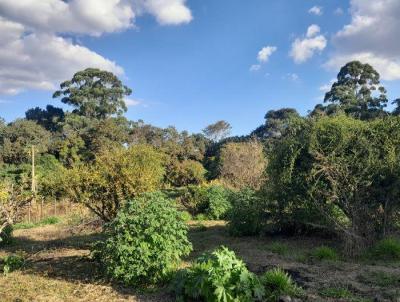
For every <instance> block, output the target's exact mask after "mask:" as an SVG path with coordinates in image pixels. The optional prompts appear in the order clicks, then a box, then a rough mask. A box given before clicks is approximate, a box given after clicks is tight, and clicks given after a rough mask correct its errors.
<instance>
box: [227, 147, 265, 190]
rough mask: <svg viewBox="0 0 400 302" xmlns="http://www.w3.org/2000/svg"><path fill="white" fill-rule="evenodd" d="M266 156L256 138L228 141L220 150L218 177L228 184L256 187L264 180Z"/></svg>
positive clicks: (238, 186) (241, 187)
mask: <svg viewBox="0 0 400 302" xmlns="http://www.w3.org/2000/svg"><path fill="white" fill-rule="evenodd" d="M265 167H266V158H265V155H264V151H263V146H262V144H261V143H259V142H258V141H256V140H252V141H250V142H245V143H228V144H226V145H224V146H223V147H222V149H221V152H220V162H219V172H220V177H221V178H222V179H223V180H224V181H225V182H227V183H228V184H229V185H230V186H232V187H234V188H237V189H243V188H245V187H249V188H252V189H258V188H259V187H260V185H261V184H262V183H263V181H264V171H265Z"/></svg>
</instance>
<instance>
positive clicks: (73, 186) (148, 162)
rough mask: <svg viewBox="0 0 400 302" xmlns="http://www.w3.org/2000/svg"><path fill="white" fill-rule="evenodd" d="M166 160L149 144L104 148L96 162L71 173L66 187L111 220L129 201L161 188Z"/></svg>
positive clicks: (79, 166) (76, 196)
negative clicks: (126, 147)
mask: <svg viewBox="0 0 400 302" xmlns="http://www.w3.org/2000/svg"><path fill="white" fill-rule="evenodd" d="M163 162H164V155H163V154H162V153H160V152H158V151H156V150H155V149H154V148H153V147H151V146H147V145H136V146H132V147H130V148H128V149H124V148H118V149H112V150H109V151H105V152H103V153H102V154H100V155H99V156H98V157H97V158H96V160H95V162H94V163H93V164H90V165H78V166H76V167H75V168H73V169H71V170H70V171H69V172H68V188H67V190H68V192H69V196H70V197H71V198H72V200H74V201H75V202H81V203H83V204H84V205H86V206H87V207H88V208H89V209H90V210H91V211H93V212H94V213H95V214H96V215H98V216H99V217H100V218H101V219H103V220H104V221H111V220H112V219H113V218H114V217H115V216H116V214H117V212H118V210H119V209H120V208H121V207H122V206H123V204H124V203H125V202H126V201H127V200H129V199H132V198H134V197H135V196H137V195H138V194H140V193H144V192H150V191H155V190H157V189H159V188H160V186H161V184H162V180H163V177H164V166H163Z"/></svg>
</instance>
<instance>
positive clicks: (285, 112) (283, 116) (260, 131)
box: [251, 108, 300, 139]
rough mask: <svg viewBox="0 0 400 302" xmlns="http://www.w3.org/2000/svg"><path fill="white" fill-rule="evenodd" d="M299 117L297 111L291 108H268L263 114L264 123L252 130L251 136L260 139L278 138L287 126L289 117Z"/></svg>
mask: <svg viewBox="0 0 400 302" xmlns="http://www.w3.org/2000/svg"><path fill="white" fill-rule="evenodd" d="M299 117H300V115H299V113H298V112H297V111H296V109H293V108H281V109H278V110H270V111H268V112H267V113H266V114H265V117H264V118H265V124H264V125H261V126H260V127H258V128H257V129H256V130H254V131H253V132H252V133H251V136H256V137H258V138H260V139H274V138H280V137H281V136H282V135H283V134H284V132H285V130H286V128H287V127H288V123H289V121H290V119H292V118H299Z"/></svg>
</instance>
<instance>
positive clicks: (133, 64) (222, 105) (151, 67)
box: [0, 0, 400, 134]
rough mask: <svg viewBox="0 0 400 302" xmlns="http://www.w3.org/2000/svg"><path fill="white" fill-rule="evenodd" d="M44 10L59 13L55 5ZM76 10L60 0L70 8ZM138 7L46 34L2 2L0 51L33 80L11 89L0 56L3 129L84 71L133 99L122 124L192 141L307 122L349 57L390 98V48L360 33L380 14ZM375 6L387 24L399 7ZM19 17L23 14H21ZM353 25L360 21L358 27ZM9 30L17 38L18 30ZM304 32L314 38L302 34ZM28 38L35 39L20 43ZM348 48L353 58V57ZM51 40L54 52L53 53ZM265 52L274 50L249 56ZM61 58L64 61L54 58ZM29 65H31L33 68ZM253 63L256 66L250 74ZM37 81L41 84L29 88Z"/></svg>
mask: <svg viewBox="0 0 400 302" xmlns="http://www.w3.org/2000/svg"><path fill="white" fill-rule="evenodd" d="M43 1H44V2H46V1H48V2H49V3H51V4H53V5H54V4H57V5H58V3H57V2H58V1H60V0H43ZM79 1H80V0H72V1H70V2H71V6H72V5H73V4H74V3H73V2H79ZM141 1H144V2H143V8H142V9H139V8H135V5H136V4H135V3H136V2H132V3H133V4H132V3H131V2H129V1H128V0H126V1H121V2H120V1H118V0H115V1H114V0H113V2H115V3H119V2H120V3H119V4H118V5H120V4H121V5H122V2H125V3H124V5H125V6H124V7H123V8H124V9H128V8H130V7H133V9H132V11H133V12H134V13H135V16H134V17H132V16H131V18H130V19H129V14H128V13H123V14H122V13H121V10H119V11H117V10H116V9H117V8H118V9H119V7H112V8H109V9H115V12H116V13H115V18H116V22H115V23H112V24H111V23H110V24H108V23H107V24H105V23H104V25H103V23H100V21H104V20H102V19H100V18H101V17H103V16H98V18H99V20H97V19H96V20H95V21H96V22H90V23H89V22H86V21H87V20H84V21H85V22H83V21H82V22H81V21H79V20H80V19H79V18H81V15H79V16H73V18H71V20H72V21H70V20H66V21H65V30H64V28H62V27H61V28H60V29H57V30H54V32H51V30H50V33H49V28H50V29H51V19H50V17H51V12H49V11H44V13H48V14H49V16H50V17H49V20H50V21H48V22H47V23H46V24H44V25H43V23H42V20H34V19H32V20H31V19H30V17H29V16H28V15H27V17H25V18H24V17H21V14H18V16H17V15H16V14H15V13H14V11H13V9H15V7H14V6H13V5H14V4H13V2H12V1H8V0H0V16H1V17H2V19H0V29H1V20H3V23H4V21H5V20H6V21H7V22H8V23H7V24H6V25H7V26H8V27H12V28H15V29H16V30H15V31H16V32H17V34H16V35H15V36H13V37H12V38H9V39H7V38H3V40H5V42H3V43H8V44H7V45H11V42H13V40H12V39H15V40H16V41H19V42H20V43H21V44H23V45H24V49H23V54H24V55H27V56H30V59H31V60H32V63H29V65H28V66H27V70H29V71H31V72H32V75H29V76H27V75H25V73H23V76H24V77H25V78H24V80H23V81H19V80H20V78H21V77H22V75H21V74H22V72H20V73H17V72H13V71H14V70H17V67H18V68H21V70H25V69H24V64H25V63H24V62H23V63H21V62H20V58H19V59H15V62H14V61H13V60H8V61H6V60H5V59H4V58H3V59H2V54H1V52H0V70H1V69H2V70H3V73H7V72H8V73H9V74H8V75H7V76H8V78H7V79H8V80H9V79H10V77H11V78H13V77H14V78H15V80H13V81H10V84H9V85H11V86H12V87H13V89H12V90H9V91H8V90H7V88H8V87H5V85H6V84H3V90H2V89H1V86H0V110H1V111H0V116H2V117H4V118H5V119H6V120H7V121H11V120H13V119H14V118H16V117H22V116H23V115H24V112H25V111H26V110H27V109H29V108H31V107H34V106H40V107H44V106H45V105H46V104H52V105H55V106H62V104H61V103H60V101H59V100H53V99H52V98H51V95H52V92H53V91H54V88H55V85H57V84H58V83H59V82H60V80H65V79H67V76H70V74H72V70H68V72H66V71H65V70H67V69H71V68H72V67H74V66H77V67H85V66H86V64H91V63H90V62H93V64H91V65H94V66H97V65H98V66H99V67H105V69H110V70H113V71H114V70H115V71H116V72H118V73H119V76H120V78H121V79H122V80H123V82H124V83H125V84H126V85H128V86H129V87H131V88H132V89H133V94H132V95H131V96H130V104H131V106H129V110H128V112H127V114H126V116H127V117H128V118H129V119H133V120H137V119H143V120H144V121H145V122H148V123H151V124H154V125H156V126H161V127H166V126H169V125H175V126H176V127H177V128H178V129H179V130H189V131H190V132H199V131H201V129H203V128H204V127H205V126H206V125H208V124H210V123H212V122H215V121H217V120H221V119H224V120H226V121H228V122H229V123H230V124H231V125H232V127H233V129H232V133H233V134H247V133H249V132H250V131H251V130H253V129H254V128H256V127H257V126H258V125H260V124H261V123H262V122H263V117H264V115H265V113H266V112H267V111H268V110H270V109H278V108H281V107H293V108H296V109H297V110H298V111H299V112H300V113H302V114H306V113H307V110H310V109H312V108H313V107H314V105H315V104H317V103H319V102H321V97H322V96H323V95H324V91H323V89H322V88H321V87H323V86H324V85H325V86H326V85H328V84H329V82H330V81H331V80H332V79H333V78H334V77H335V75H336V74H337V72H338V68H339V66H340V65H341V64H340V63H341V62H345V61H346V59H348V58H351V59H354V58H355V59H358V58H359V59H361V60H363V61H366V62H370V63H376V65H377V68H378V70H379V71H380V72H381V74H382V75H383V78H384V79H386V80H385V81H384V84H385V86H386V87H387V88H388V90H389V96H390V97H391V98H392V99H394V98H396V97H399V96H400V89H399V88H398V86H399V85H398V84H399V79H400V68H399V69H397V67H398V66H397V65H396V64H397V62H398V58H397V57H396V56H395V55H394V54H393V53H396V51H397V49H396V47H398V45H397V44H393V45H390V46H389V47H391V48H393V49H391V50H390V51H389V50H388V51H386V49H385V50H384V51H383V52H384V54H381V52H379V50H378V49H375V48H374V47H375V46H374V45H376V42H377V41H380V42H382V39H384V38H385V37H382V35H380V36H374V37H372V38H371V37H370V35H367V34H363V31H366V32H368V30H369V29H368V26H371V25H370V24H369V23H368V22H369V21H368V20H370V19H371V18H375V19H377V20H378V21H376V22H378V24H379V22H382V21H381V20H380V18H381V17H377V16H376V15H374V14H379V15H380V16H381V14H382V11H379V8H377V9H376V10H371V9H370V8H367V7H365V5H364V4H363V3H362V1H360V0H354V1H351V2H349V1H343V0H342V1H339V0H330V1H326V0H325V1H322V0H320V1H313V0H304V1H293V0H268V1H266V0H252V1H244V0H241V1H239V0H218V1H215V0H202V1H198V0H197V1H196V0H192V1H186V2H185V1H183V0H164V2H167V3H166V4H165V5H167V6H168V5H172V6H173V7H174V8H178V11H177V10H174V12H176V11H177V12H178V13H175V14H173V15H172V16H169V15H165V13H164V12H165V11H166V12H168V11H169V10H163V11H161V12H162V13H160V9H159V7H158V6H157V5H158V4H157V1H153V2H155V3H156V4H154V5H153V6H151V8H149V5H147V4H148V3H146V0H141ZM379 1H386V2H388V3H389V5H393V7H392V9H390V7H389V8H388V11H386V10H385V13H386V14H391V13H392V12H391V11H393V9H394V10H396V9H398V8H400V6H399V5H397V4H396V3H395V2H396V1H391V0H379ZM379 1H377V2H379ZM14 2H15V1H14ZM29 2H30V1H27V0H23V1H22V3H25V6H24V4H22V5H23V6H24V7H23V8H24V9H26V10H29V9H32V8H30V7H29ZM101 2H102V1H99V2H97V3H98V4H97V5H101V4H99V3H101ZM139 2H140V1H138V3H139ZM149 2H152V0H149ZM161 2H162V1H161ZM365 2H369V1H365ZM365 2H364V3H365ZM61 8H62V9H66V8H65V7H61ZM18 9H19V11H21V7H19V8H18ZM38 9H41V8H38ZM87 9H90V8H87ZM43 10H45V8H43ZM71 11H72V12H74V10H72V9H71ZM126 11H127V10H124V11H123V12H126ZM3 12H4V13H3ZM113 12H114V11H113ZM128 12H129V10H128ZM39 13H42V14H43V12H41V11H38V14H39ZM108 13H110V14H111V13H112V12H109V11H105V15H104V18H108ZM22 15H23V14H22ZM113 16H114V15H113ZM96 17H97V16H96ZM360 17H361V18H364V19H365V20H367V21H368V22H367V21H366V22H364V23H363V22H361V23H362V24H361V25H360V24H359V23H360V22H359V21H357V20H360ZM82 18H83V17H82ZM364 19H363V20H364ZM82 20H83V19H82ZM121 20H122V21H121ZM90 21H93V19H91V20H90ZM117 21H118V22H119V23H118V22H117ZM60 22H61V21H60ZM79 22H81V23H79ZM124 22H125V23H124ZM18 24H20V25H21V28H20V29H18V30H17V28H18ZM82 24H84V25H82ZM88 24H89V25H88ZM91 24H93V27H92V28H91V27H90V26H91ZM99 24H100V25H99ZM6 25H4V24H3V26H6ZM312 25H313V26H314V27H312V28H313V29H314V30H311V29H310V31H309V35H307V30H308V29H309V27H310V26H312ZM382 25H385V24H382ZM46 26H47V27H49V28H46ZM57 26H58V25H57ZM346 26H347V27H346ZM357 26H358V27H359V28H357ZM52 27H53V28H54V25H53V26H52ZM393 30H395V29H393ZM0 32H3V31H0ZM32 32H33V34H32ZM18 34H19V36H18ZM393 34H396V33H395V32H393ZM1 35H3V34H0V45H1V43H2V38H1ZM29 35H35V36H34V37H31V39H30V40H28V38H29ZM25 36H28V38H25ZM389 37H390V35H389ZM33 38H34V39H33ZM350 38H351V39H353V40H354V43H357V45H362V48H360V49H357V47H358V46H354V45H353V43H352V42H349V41H348V40H349V39H350ZM296 39H297V40H298V43H297V44H296V43H295V41H296ZM386 39H388V38H387V37H386ZM306 40H307V41H306ZM369 40H372V41H369ZM360 41H361V42H362V43H361V42H360ZM383 41H385V40H383ZM14 42H15V41H14ZM44 42H45V43H44ZM61 42H63V43H64V44H62V45H61V44H60V45H59V44H57V43H61ZM35 43H36V44H35ZM374 43H375V44H374ZM295 44H296V45H297V47H298V49H297V50H296V52H294V51H293V48H294V47H296V45H295ZM77 46H79V49H78V48H77ZM9 47H10V49H11V46H9ZM51 47H54V48H57V47H58V48H57V50H56V49H50V48H51ZM264 47H269V48H270V50H271V49H273V50H272V51H267V52H268V54H267V55H265V54H264V57H263V56H262V55H261V54H260V56H259V58H258V53H259V52H260V51H261V50H262V49H263V48H264ZM42 48H46V49H45V50H43V49H42ZM69 48H71V51H70V52H68V53H64V52H66V50H65V49H69ZM74 49H76V50H77V51H76V52H74V51H73V50H74ZM78 50H79V51H78ZM18 51H19V50H18ZM21 51H22V50H21ZM294 53H296V55H294ZM291 54H292V55H291ZM53 55H54V56H53ZM86 56H87V57H86ZM3 57H4V56H3ZM76 57H78V58H76ZM79 60H81V61H79ZM36 61H37V62H40V64H39V63H38V64H37V66H36V65H35V64H36V63H35V62H36ZM10 62H11V63H10ZM88 62H89V63H88ZM12 64H15V66H16V67H15V68H14V67H13V65H12ZM390 64H392V65H390ZM253 65H254V66H257V67H255V68H254V67H253V68H251V66H253ZM21 66H22V67H21ZM55 66H56V67H55ZM387 66H391V68H387ZM63 67H65V68H63ZM255 69H257V70H255ZM43 70H45V71H44V72H42V71H43ZM35 74H37V77H38V78H39V77H40V81H37V82H35V79H33V80H32V79H31V78H32V77H33V78H35ZM62 76H64V77H63V78H62ZM0 80H1V74H0ZM3 83H4V81H3ZM52 85H53V86H52ZM64 108H67V107H64Z"/></svg>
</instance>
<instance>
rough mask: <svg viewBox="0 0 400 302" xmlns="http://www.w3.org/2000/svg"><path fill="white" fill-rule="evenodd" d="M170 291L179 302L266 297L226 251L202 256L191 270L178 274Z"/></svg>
mask: <svg viewBox="0 0 400 302" xmlns="http://www.w3.org/2000/svg"><path fill="white" fill-rule="evenodd" d="M173 290H174V292H175V294H176V295H177V298H178V301H179V300H180V301H187V299H202V300H204V301H215V302H222V301H224V302H234V301H241V302H250V301H261V300H262V299H263V297H264V295H265V291H264V288H263V286H262V285H261V283H260V281H259V279H258V278H257V276H256V275H254V274H253V273H251V272H249V271H248V269H247V268H246V265H245V264H244V262H243V261H242V260H240V259H238V258H237V257H236V255H235V253H234V252H232V251H230V250H228V249H227V248H226V247H220V248H219V249H217V250H215V251H214V252H212V253H206V254H203V255H202V256H200V257H199V258H198V259H197V260H196V261H195V262H194V264H193V265H192V266H191V267H190V268H187V269H184V270H181V271H179V272H178V274H177V276H176V278H175V280H174V283H173Z"/></svg>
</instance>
